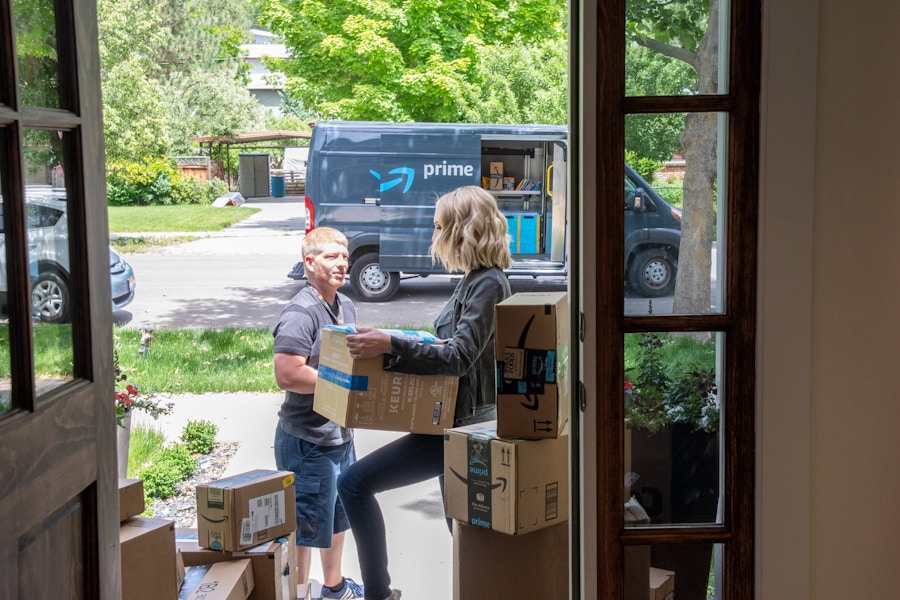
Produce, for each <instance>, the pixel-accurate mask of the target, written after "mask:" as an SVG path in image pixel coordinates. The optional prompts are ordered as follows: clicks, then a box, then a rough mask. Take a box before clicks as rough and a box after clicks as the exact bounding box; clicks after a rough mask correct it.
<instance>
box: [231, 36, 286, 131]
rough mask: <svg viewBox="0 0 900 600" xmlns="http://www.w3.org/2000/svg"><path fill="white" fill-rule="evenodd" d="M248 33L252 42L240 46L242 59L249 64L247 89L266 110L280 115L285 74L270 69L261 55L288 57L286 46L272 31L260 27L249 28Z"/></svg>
mask: <svg viewBox="0 0 900 600" xmlns="http://www.w3.org/2000/svg"><path fill="white" fill-rule="evenodd" d="M250 33H251V35H252V36H253V43H251V44H241V46H240V50H241V54H242V55H243V57H244V60H245V61H247V64H249V65H250V73H249V75H250V83H248V84H247V89H248V90H250V93H251V94H253V96H254V97H255V98H256V99H257V101H258V102H259V103H260V104H262V105H263V106H264V107H266V109H267V110H270V111H272V113H274V114H275V115H279V116H280V115H281V101H282V100H283V94H282V92H283V91H284V83H285V76H284V74H282V73H273V72H272V71H270V70H269V69H268V67H266V65H265V64H264V63H263V57H271V58H288V57H289V56H290V54H289V53H288V50H287V47H286V46H285V45H284V44H281V43H279V42H278V41H277V40H278V37H277V36H276V35H275V34H274V33H270V32H268V31H264V30H262V29H251V30H250Z"/></svg>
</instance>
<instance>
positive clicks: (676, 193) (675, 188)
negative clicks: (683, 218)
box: [653, 185, 684, 206]
mask: <svg viewBox="0 0 900 600" xmlns="http://www.w3.org/2000/svg"><path fill="white" fill-rule="evenodd" d="M653 189H655V190H656V192H657V193H658V194H659V195H660V196H662V199H663V200H665V201H666V202H668V203H669V204H672V205H673V206H681V205H682V204H683V203H684V188H683V187H681V186H680V185H660V186H654V187H653Z"/></svg>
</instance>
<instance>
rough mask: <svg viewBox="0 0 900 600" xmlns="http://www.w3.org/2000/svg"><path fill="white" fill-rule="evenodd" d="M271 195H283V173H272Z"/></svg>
mask: <svg viewBox="0 0 900 600" xmlns="http://www.w3.org/2000/svg"><path fill="white" fill-rule="evenodd" d="M272 196H273V197H275V198H281V197H283V196H284V175H272Z"/></svg>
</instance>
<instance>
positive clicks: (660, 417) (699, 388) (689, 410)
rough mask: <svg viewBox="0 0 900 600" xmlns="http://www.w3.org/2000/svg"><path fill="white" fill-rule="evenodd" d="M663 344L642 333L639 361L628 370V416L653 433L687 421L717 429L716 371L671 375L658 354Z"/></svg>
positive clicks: (707, 429) (654, 337)
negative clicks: (668, 425)
mask: <svg viewBox="0 0 900 600" xmlns="http://www.w3.org/2000/svg"><path fill="white" fill-rule="evenodd" d="M662 345H663V342H662V340H661V339H660V337H659V336H658V335H656V334H655V333H644V334H643V340H642V341H641V343H640V344H639V346H640V347H641V353H640V357H639V360H638V364H637V365H636V366H635V367H633V368H631V369H626V372H625V377H626V379H625V390H624V393H625V414H626V416H628V417H629V418H630V419H631V422H632V424H633V425H634V426H636V427H642V428H644V429H646V430H648V431H650V432H651V433H653V432H655V431H658V430H659V429H660V428H661V427H663V426H665V425H666V424H668V423H687V424H689V425H691V426H692V428H693V429H694V430H695V431H697V430H703V431H710V432H718V430H719V393H718V388H717V386H716V374H715V372H714V371H711V370H703V369H695V368H692V369H688V370H687V371H685V372H683V373H681V374H679V375H678V376H677V377H675V378H673V377H671V376H670V375H669V373H668V372H667V371H666V368H665V365H664V364H663V360H662V358H661V357H660V355H659V348H661V347H662ZM629 372H630V373H631V375H632V377H631V379H630V380H629Z"/></svg>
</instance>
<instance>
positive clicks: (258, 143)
mask: <svg viewBox="0 0 900 600" xmlns="http://www.w3.org/2000/svg"><path fill="white" fill-rule="evenodd" d="M310 137H312V133H311V132H309V131H281V130H279V131H255V132H252V133H242V134H240V135H236V136H228V135H217V136H206V137H202V138H198V139H197V143H198V144H199V145H200V152H201V154H202V153H204V151H205V153H206V155H207V156H209V157H215V162H216V165H217V167H218V169H219V172H220V173H223V174H224V175H225V181H226V182H227V183H228V189H231V188H232V181H231V147H232V146H243V145H246V146H253V149H254V150H283V149H284V148H288V147H292V146H304V145H306V144H300V143H297V142H296V141H294V142H293V143H287V142H288V141H290V140H308V139H309V138H310ZM266 142H281V143H280V144H269V145H267V144H266ZM223 152H224V155H225V164H224V165H223V164H222V155H223Z"/></svg>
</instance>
